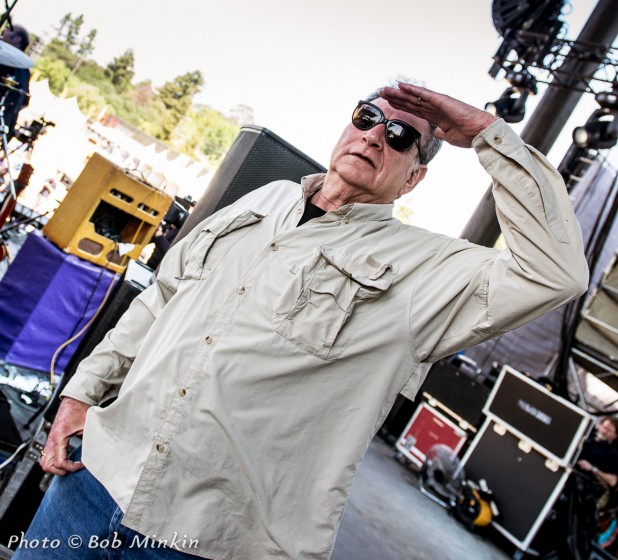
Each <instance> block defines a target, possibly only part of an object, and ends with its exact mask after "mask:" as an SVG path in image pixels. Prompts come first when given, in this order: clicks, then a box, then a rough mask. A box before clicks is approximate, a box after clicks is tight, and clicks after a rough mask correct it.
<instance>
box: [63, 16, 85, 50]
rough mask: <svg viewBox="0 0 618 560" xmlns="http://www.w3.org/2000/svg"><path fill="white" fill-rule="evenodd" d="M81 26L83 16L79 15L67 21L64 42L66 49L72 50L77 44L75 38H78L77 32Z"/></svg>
mask: <svg viewBox="0 0 618 560" xmlns="http://www.w3.org/2000/svg"><path fill="white" fill-rule="evenodd" d="M83 24H84V15H83V14H79V15H78V16H77V17H76V18H73V19H69V22H68V25H67V31H66V35H65V40H64V42H65V44H66V46H67V48H68V49H72V48H73V47H74V46H75V45H76V44H77V38H78V37H79V32H80V30H81V28H82V25H83Z"/></svg>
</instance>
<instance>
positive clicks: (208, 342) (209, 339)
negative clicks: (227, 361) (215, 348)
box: [205, 336, 213, 344]
mask: <svg viewBox="0 0 618 560" xmlns="http://www.w3.org/2000/svg"><path fill="white" fill-rule="evenodd" d="M205 340H206V344H212V343H213V339H212V336H207V337H206V338H205Z"/></svg>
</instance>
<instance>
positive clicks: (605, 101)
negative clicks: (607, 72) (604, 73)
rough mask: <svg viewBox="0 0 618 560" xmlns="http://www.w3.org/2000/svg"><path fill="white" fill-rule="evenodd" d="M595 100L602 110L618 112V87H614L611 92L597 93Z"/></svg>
mask: <svg viewBox="0 0 618 560" xmlns="http://www.w3.org/2000/svg"><path fill="white" fill-rule="evenodd" d="M594 99H595V101H596V102H597V103H598V104H599V105H600V106H601V108H602V109H607V110H608V111H618V86H614V87H613V88H612V90H611V91H601V92H599V93H597V94H596V95H595V96H594Z"/></svg>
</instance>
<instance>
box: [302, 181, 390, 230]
mask: <svg viewBox="0 0 618 560" xmlns="http://www.w3.org/2000/svg"><path fill="white" fill-rule="evenodd" d="M325 177H326V174H325V173H317V174H315V175H307V176H306V177H303V178H302V179H301V182H300V184H301V186H302V189H303V203H304V204H306V203H307V200H308V199H309V198H311V196H313V195H314V194H315V193H316V192H317V191H319V190H320V189H321V188H322V185H323V184H324V178H325ZM393 208H394V204H393V203H392V202H390V203H388V204H364V203H361V202H356V203H354V204H344V205H343V206H342V207H341V208H339V209H338V210H331V211H330V212H326V214H324V216H322V217H321V218H318V220H319V221H332V220H341V219H344V218H345V219H346V220H349V221H359V222H367V221H379V222H381V221H384V220H391V219H392V218H393Z"/></svg>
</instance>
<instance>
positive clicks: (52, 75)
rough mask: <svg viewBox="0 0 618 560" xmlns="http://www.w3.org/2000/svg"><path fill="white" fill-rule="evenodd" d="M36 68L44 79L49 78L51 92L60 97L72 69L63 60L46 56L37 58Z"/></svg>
mask: <svg viewBox="0 0 618 560" xmlns="http://www.w3.org/2000/svg"><path fill="white" fill-rule="evenodd" d="M36 68H37V69H38V70H39V72H41V75H42V76H43V77H44V78H47V81H48V82H49V89H50V91H51V92H52V93H55V94H56V95H60V94H61V93H62V89H63V88H64V84H65V83H66V81H67V78H68V77H69V74H70V73H71V69H70V68H69V67H68V66H67V65H66V64H65V63H64V62H62V61H61V60H53V59H51V58H47V57H46V56H40V57H39V58H37V61H36Z"/></svg>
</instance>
